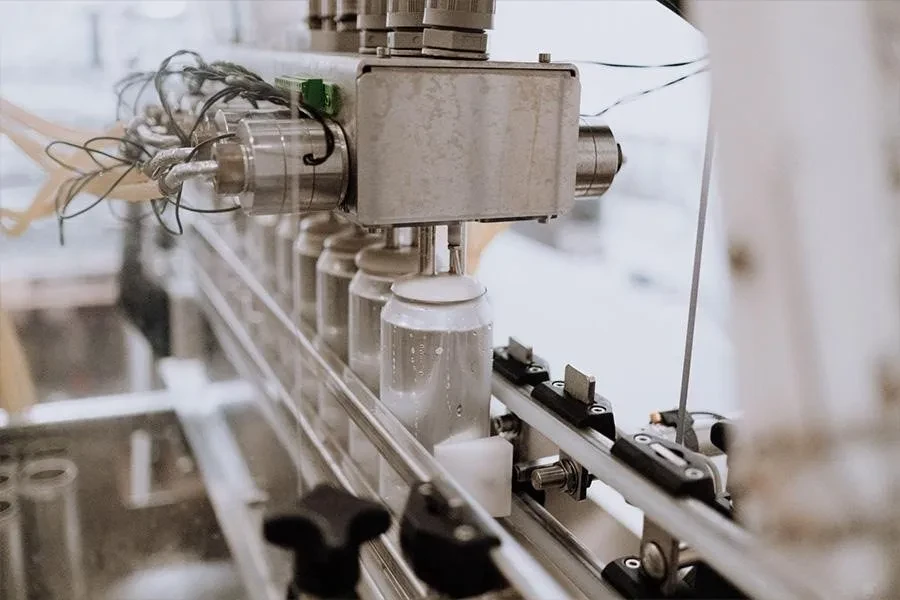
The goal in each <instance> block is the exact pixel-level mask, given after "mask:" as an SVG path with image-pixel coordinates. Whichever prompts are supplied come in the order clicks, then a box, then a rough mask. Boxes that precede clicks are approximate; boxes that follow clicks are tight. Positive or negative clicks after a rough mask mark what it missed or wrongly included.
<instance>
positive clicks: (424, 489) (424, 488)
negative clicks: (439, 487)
mask: <svg viewBox="0 0 900 600" xmlns="http://www.w3.org/2000/svg"><path fill="white" fill-rule="evenodd" d="M419 493H420V494H422V495H423V496H430V495H432V494H433V493H434V486H433V485H431V484H430V483H422V484H420V485H419Z"/></svg>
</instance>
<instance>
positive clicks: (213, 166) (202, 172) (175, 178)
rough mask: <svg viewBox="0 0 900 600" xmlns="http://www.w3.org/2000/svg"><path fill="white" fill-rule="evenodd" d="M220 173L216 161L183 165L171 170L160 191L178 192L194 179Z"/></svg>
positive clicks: (199, 161)
mask: <svg viewBox="0 0 900 600" xmlns="http://www.w3.org/2000/svg"><path fill="white" fill-rule="evenodd" d="M218 171H219V163H217V162H216V161H214V160H198V161H194V162H189V163H181V164H178V165H175V166H174V167H172V168H171V169H169V171H168V173H166V177H165V179H164V180H163V184H164V185H163V186H160V189H162V190H163V191H165V192H166V193H171V192H172V191H174V190H177V189H178V188H179V186H181V184H182V183H184V182H185V181H187V180H188V179H192V178H194V177H213V176H215V174H216V173H218Z"/></svg>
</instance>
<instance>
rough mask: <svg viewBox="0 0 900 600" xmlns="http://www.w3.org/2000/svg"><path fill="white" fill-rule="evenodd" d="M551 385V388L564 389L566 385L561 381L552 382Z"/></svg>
mask: <svg viewBox="0 0 900 600" xmlns="http://www.w3.org/2000/svg"><path fill="white" fill-rule="evenodd" d="M552 385H553V387H555V388H562V387H566V384H565V382H563V381H554V382H553V384H552Z"/></svg>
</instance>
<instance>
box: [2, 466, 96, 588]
mask: <svg viewBox="0 0 900 600" xmlns="http://www.w3.org/2000/svg"><path fill="white" fill-rule="evenodd" d="M77 475H78V470H77V468H76V467H75V463H73V462H72V461H70V460H67V459H64V458H44V459H39V460H32V461H29V462H27V463H25V465H24V467H23V468H22V473H21V476H20V478H19V483H18V490H19V508H20V510H21V514H22V524H23V531H24V532H25V535H24V538H25V552H26V557H27V573H28V578H29V582H28V586H29V588H30V590H31V594H32V596H34V597H36V598H66V599H67V600H86V599H87V585H86V581H85V572H84V558H83V552H84V549H83V548H82V537H81V521H80V516H79V513H78V498H77V493H76V491H77V490H76V478H77Z"/></svg>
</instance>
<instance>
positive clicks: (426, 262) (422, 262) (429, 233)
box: [419, 225, 436, 275]
mask: <svg viewBox="0 0 900 600" xmlns="http://www.w3.org/2000/svg"><path fill="white" fill-rule="evenodd" d="M435 269H436V263H435V259H434V225H424V226H422V227H419V273H421V274H422V275H434V274H435V272H436V271H435Z"/></svg>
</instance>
